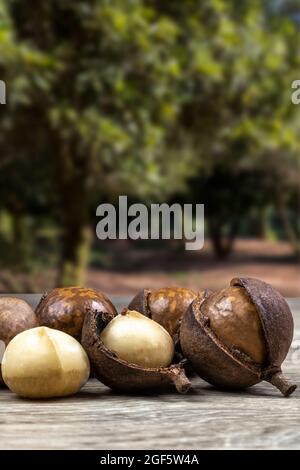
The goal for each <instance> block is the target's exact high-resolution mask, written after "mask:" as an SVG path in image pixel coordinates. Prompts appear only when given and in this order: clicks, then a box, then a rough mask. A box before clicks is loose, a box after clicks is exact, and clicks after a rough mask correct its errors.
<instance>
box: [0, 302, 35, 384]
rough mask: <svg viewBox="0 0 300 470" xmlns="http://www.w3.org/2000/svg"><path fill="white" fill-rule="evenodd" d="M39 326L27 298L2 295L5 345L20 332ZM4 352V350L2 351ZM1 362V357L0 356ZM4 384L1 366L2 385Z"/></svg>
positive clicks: (0, 335)
mask: <svg viewBox="0 0 300 470" xmlns="http://www.w3.org/2000/svg"><path fill="white" fill-rule="evenodd" d="M36 326H38V321H37V318H36V316H35V313H34V311H33V310H32V308H31V307H30V305H29V304H28V303H27V302H25V300H22V299H18V298H16V297H0V341H1V342H3V343H4V345H5V346H7V345H8V343H9V342H10V341H11V340H12V339H13V338H14V337H15V336H16V335H17V334H19V333H21V332H22V331H25V330H29V329H30V328H35V327H36ZM2 352H4V351H2ZM0 363H1V357H0ZM1 385H4V382H3V379H2V374H1V366H0V386H1Z"/></svg>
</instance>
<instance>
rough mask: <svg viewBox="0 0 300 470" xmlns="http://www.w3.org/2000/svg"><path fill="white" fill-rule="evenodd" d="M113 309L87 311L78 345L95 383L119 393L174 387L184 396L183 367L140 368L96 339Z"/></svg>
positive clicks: (112, 315) (187, 384) (113, 313)
mask: <svg viewBox="0 0 300 470" xmlns="http://www.w3.org/2000/svg"><path fill="white" fill-rule="evenodd" d="M115 315H116V313H115V309H114V310H111V309H101V310H98V311H96V310H89V311H88V312H87V314H86V316H85V320H84V325H83V329H82V338H81V342H82V345H83V347H84V348H85V350H86V352H87V354H88V356H89V359H90V362H91V364H92V367H93V370H94V372H95V375H96V377H97V378H98V380H100V381H101V382H103V383H104V384H105V385H107V386H108V387H110V388H111V389H113V390H118V391H121V392H127V393H128V392H130V393H132V392H140V391H158V390H163V389H167V388H169V387H170V386H171V385H175V387H176V389H177V391H178V392H180V393H186V392H187V391H188V390H189V388H190V382H189V380H188V379H187V377H186V376H185V372H184V367H183V364H182V363H180V364H172V365H171V366H169V367H163V368H143V367H141V366H137V365H134V364H129V363H127V362H125V361H123V360H122V359H119V358H118V357H117V356H116V355H115V354H114V353H113V352H112V351H110V350H109V349H107V348H106V347H105V346H104V344H103V342H102V341H101V339H100V334H101V332H102V330H103V329H104V328H105V327H106V326H107V325H108V323H109V322H110V321H111V320H112V319H113V318H114V317H115Z"/></svg>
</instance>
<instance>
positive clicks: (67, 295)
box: [36, 287, 117, 341]
mask: <svg viewBox="0 0 300 470" xmlns="http://www.w3.org/2000/svg"><path fill="white" fill-rule="evenodd" d="M103 308H104V309H111V310H112V311H114V312H115V314H116V313H117V312H116V310H115V308H114V306H113V305H112V303H111V302H110V300H109V299H108V298H107V297H106V296H105V295H104V294H103V293H102V292H99V291H95V290H93V289H87V288H84V287H63V288H56V289H53V290H52V291H51V292H49V293H46V294H44V295H43V297H42V299H41V300H40V303H39V304H38V306H37V308H36V316H37V318H38V320H39V323H40V325H42V326H48V327H49V328H54V329H56V330H60V331H63V332H64V333H67V334H69V335H71V336H73V337H74V338H76V339H77V340H79V341H80V339H81V331H82V325H83V321H84V317H85V314H86V311H87V310H93V309H95V310H99V311H101V310H102V309H103Z"/></svg>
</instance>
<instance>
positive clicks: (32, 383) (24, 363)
mask: <svg viewBox="0 0 300 470" xmlns="http://www.w3.org/2000/svg"><path fill="white" fill-rule="evenodd" d="M89 373H90V365H89V360H88V357H87V355H86V353H85V351H84V349H83V348H82V346H81V345H80V343H79V342H78V341H77V340H75V339H74V338H72V337H71V336H69V335H68V334H66V333H63V332H62V331H58V330H54V329H51V328H47V327H37V328H32V329H30V330H27V331H24V332H22V333H20V334H18V335H17V336H15V338H13V339H12V341H11V342H10V343H9V344H8V346H7V348H6V350H5V353H4V356H3V358H2V375H3V380H4V382H5V383H6V385H7V386H8V387H9V388H10V390H11V391H13V392H15V393H16V394H17V395H20V396H23V397H28V398H50V397H62V396H66V395H73V394H74V393H76V392H78V391H79V389H80V388H81V387H82V386H83V385H84V384H85V383H86V381H87V380H88V377H89Z"/></svg>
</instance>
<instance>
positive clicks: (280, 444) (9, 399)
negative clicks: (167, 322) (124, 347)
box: [0, 296, 300, 450]
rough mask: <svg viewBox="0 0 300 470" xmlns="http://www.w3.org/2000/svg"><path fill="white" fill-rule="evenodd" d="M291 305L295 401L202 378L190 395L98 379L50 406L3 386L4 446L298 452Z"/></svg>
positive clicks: (299, 347)
mask: <svg viewBox="0 0 300 470" xmlns="http://www.w3.org/2000/svg"><path fill="white" fill-rule="evenodd" d="M22 297H23V298H26V299H27V300H29V301H30V302H31V303H32V304H35V303H36V302H37V300H38V297H37V296H29V297H28V296H22ZM115 300H116V301H117V303H119V305H121V304H124V302H125V301H126V299H115ZM290 304H291V307H292V310H293V314H294V318H295V326H296V330H295V337H294V341H293V345H292V348H291V351H290V353H289V355H288V358H287V360H286V362H285V365H284V372H285V373H286V374H287V375H288V376H289V377H291V378H294V380H295V381H296V383H298V386H299V389H298V390H296V392H295V393H294V395H293V396H291V397H290V398H283V397H282V396H281V395H280V393H279V392H278V391H277V390H275V389H274V388H273V387H272V386H270V385H269V384H267V383H261V384H259V385H256V386H254V387H252V388H250V389H248V390H246V391H244V392H236V393H234V392H226V393H225V392H221V391H218V390H215V389H214V388H213V387H211V386H209V385H208V384H206V383H205V382H203V381H202V380H200V379H195V380H194V381H193V391H192V392H190V393H188V394H187V395H178V394H176V392H174V393H168V394H161V395H139V396H126V395H121V394H117V393H114V392H112V391H110V390H109V389H108V388H106V387H105V386H104V385H101V384H100V383H99V382H97V381H96V380H90V381H89V382H88V384H87V385H86V386H85V387H84V388H83V389H82V390H81V392H80V393H78V394H77V395H76V396H74V397H70V398H64V399H55V400H47V401H29V400H25V399H21V398H18V397H17V396H15V395H14V394H13V393H11V392H9V391H8V390H5V389H0V435H1V439H0V449H109V450H110V449H111V450H113V449H124V450H128V449H215V448H217V449H299V448H300V299H299V300H291V301H290Z"/></svg>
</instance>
